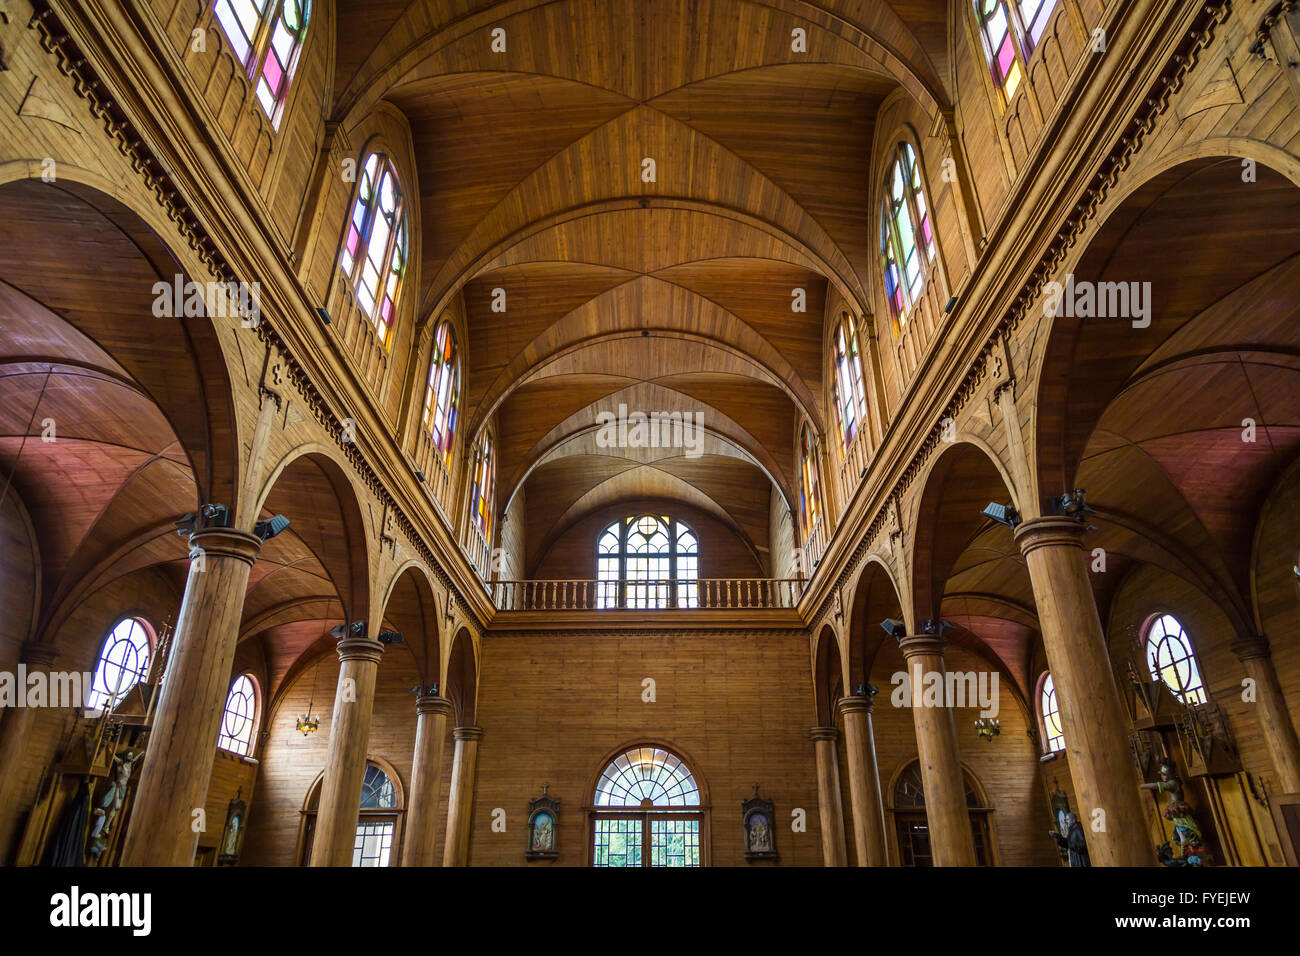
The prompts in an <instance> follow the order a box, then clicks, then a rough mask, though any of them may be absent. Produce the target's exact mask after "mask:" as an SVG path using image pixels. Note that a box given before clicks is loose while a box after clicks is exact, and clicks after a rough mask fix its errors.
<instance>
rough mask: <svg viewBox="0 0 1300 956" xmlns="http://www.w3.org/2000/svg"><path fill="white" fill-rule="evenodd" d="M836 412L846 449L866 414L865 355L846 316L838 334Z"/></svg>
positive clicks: (835, 388)
mask: <svg viewBox="0 0 1300 956" xmlns="http://www.w3.org/2000/svg"><path fill="white" fill-rule="evenodd" d="M833 388H834V391H835V412H836V415H837V416H838V418H839V422H840V437H841V438H842V439H843V441H844V447H845V448H847V447H848V446H849V444H850V443H851V442H852V441H853V438H854V436H855V435H857V433H858V429H859V427H861V424H862V419H863V418H864V417H865V416H866V413H867V399H866V393H865V391H864V390H863V387H862V355H861V354H860V352H859V350H858V333H857V330H856V329H855V328H854V327H853V322H852V320H851V319H850V318H849V317H848V316H847V315H846V316H844V317H843V318H842V319H841V320H840V324H839V326H838V327H837V328H836V330H835V379H834V386H833Z"/></svg>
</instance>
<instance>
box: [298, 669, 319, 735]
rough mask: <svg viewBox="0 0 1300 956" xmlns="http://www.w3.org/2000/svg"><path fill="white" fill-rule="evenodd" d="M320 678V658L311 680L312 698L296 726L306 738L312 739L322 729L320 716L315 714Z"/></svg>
mask: <svg viewBox="0 0 1300 956" xmlns="http://www.w3.org/2000/svg"><path fill="white" fill-rule="evenodd" d="M319 676H320V658H319V657H318V658H316V670H315V672H314V673H313V674H312V678H311V698H310V699H309V700H308V701H307V712H306V713H304V714H299V715H298V723H297V724H295V725H294V727H295V729H296V730H298V731H300V732H301V733H302V735H303V736H304V737H310V736H311V735H312V734H314V733H315V732H316V729H317V728H318V727H320V715H319V714H317V713H316V712H315V706H316V678H317V677H319Z"/></svg>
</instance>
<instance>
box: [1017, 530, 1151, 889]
mask: <svg viewBox="0 0 1300 956" xmlns="http://www.w3.org/2000/svg"><path fill="white" fill-rule="evenodd" d="M1085 530H1086V527H1085V525H1084V523H1083V522H1081V521H1077V520H1076V519H1074V518H1068V517H1046V518H1031V519H1029V520H1028V521H1025V522H1024V523H1023V524H1021V525H1020V526H1019V527H1017V528H1016V532H1015V534H1016V542H1017V543H1018V544H1019V545H1020V551H1021V553H1022V554H1024V556H1025V563H1026V564H1027V565H1028V566H1029V578H1030V581H1031V583H1032V584H1033V588H1034V601H1035V603H1036V604H1037V605H1038V623H1039V627H1040V628H1041V629H1042V632H1043V646H1044V649H1045V650H1046V651H1047V666H1048V668H1049V669H1050V670H1051V672H1052V681H1053V683H1054V684H1055V685H1056V700H1057V702H1058V704H1059V705H1060V709H1061V729H1062V730H1063V731H1064V733H1065V747H1066V753H1067V755H1068V757H1069V760H1070V779H1071V780H1073V782H1074V791H1075V794H1076V796H1077V797H1078V804H1079V810H1078V813H1079V822H1080V823H1082V824H1083V831H1084V835H1085V838H1086V839H1087V841H1088V855H1089V857H1090V858H1091V860H1092V865H1093V866H1151V865H1154V864H1155V851H1154V849H1153V848H1152V846H1151V838H1150V834H1149V833H1148V830H1147V818H1146V814H1145V813H1144V812H1143V810H1142V804H1141V802H1140V799H1139V790H1138V779H1137V774H1136V773H1135V771H1134V767H1133V763H1132V758H1131V757H1130V756H1129V746H1128V734H1129V722H1128V718H1127V716H1126V715H1125V713H1124V708H1123V705H1122V704H1121V703H1120V697H1119V691H1118V690H1117V689H1116V686H1115V675H1114V673H1113V672H1112V671H1111V666H1110V655H1109V653H1108V652H1107V649H1106V635H1105V633H1104V632H1103V631H1102V629H1101V619H1100V618H1099V617H1098V615H1097V604H1096V601H1095V600H1094V598H1093V594H1092V585H1091V582H1089V580H1088V571H1087V566H1086V564H1085V556H1084V551H1083V534H1084V531H1085ZM1098 810H1101V811H1103V814H1104V815H1100V816H1094V815H1095V814H1096V811H1098ZM1094 821H1095V822H1094Z"/></svg>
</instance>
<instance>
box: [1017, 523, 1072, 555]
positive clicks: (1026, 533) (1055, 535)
mask: <svg viewBox="0 0 1300 956" xmlns="http://www.w3.org/2000/svg"><path fill="white" fill-rule="evenodd" d="M1087 530H1088V525H1087V523H1086V522H1083V521H1080V520H1078V519H1077V518H1070V517H1068V516H1065V515H1047V516H1045V517H1042V518H1027V519H1026V520H1024V521H1022V522H1020V524H1018V525H1016V530H1015V535H1014V536H1015V540H1016V544H1018V545H1020V553H1021V554H1028V553H1029V552H1030V551H1033V550H1034V549H1036V548H1044V547H1057V548H1078V549H1079V550H1080V551H1082V550H1083V536H1084V534H1085V533H1086V532H1087Z"/></svg>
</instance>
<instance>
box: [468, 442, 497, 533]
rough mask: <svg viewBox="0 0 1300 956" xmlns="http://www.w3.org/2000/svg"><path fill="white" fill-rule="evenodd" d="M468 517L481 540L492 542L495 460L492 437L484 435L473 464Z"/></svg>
mask: <svg viewBox="0 0 1300 956" xmlns="http://www.w3.org/2000/svg"><path fill="white" fill-rule="evenodd" d="M469 500H470V507H471V508H472V509H473V512H472V513H471V515H470V517H471V518H472V519H473V520H474V527H476V528H477V529H478V531H479V533H480V534H481V535H483V540H484V541H486V542H488V543H489V544H490V543H491V542H492V509H493V508H494V507H495V502H496V459H495V457H494V455H493V447H492V436H491V435H486V434H485V435H484V436H483V440H482V441H481V442H480V443H479V448H478V453H477V455H476V456H475V463H474V486H473V489H472V490H471V491H470V496H469Z"/></svg>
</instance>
